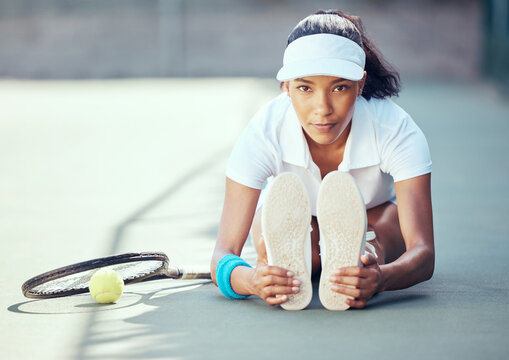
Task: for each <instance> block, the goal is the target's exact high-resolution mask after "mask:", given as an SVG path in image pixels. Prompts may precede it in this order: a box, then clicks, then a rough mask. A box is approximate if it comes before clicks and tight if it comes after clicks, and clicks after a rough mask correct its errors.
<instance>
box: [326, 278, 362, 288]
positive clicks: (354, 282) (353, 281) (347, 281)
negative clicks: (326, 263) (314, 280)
mask: <svg viewBox="0 0 509 360" xmlns="http://www.w3.org/2000/svg"><path fill="white" fill-rule="evenodd" d="M329 280H330V282H331V283H333V284H337V285H350V286H355V287H357V288H361V289H363V288H367V287H368V286H369V281H368V280H366V279H365V278H361V277H358V276H337V275H333V276H331V277H330V278H329Z"/></svg>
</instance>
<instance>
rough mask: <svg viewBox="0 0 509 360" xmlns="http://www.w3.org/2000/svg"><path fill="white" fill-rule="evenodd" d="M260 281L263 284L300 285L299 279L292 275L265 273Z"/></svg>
mask: <svg viewBox="0 0 509 360" xmlns="http://www.w3.org/2000/svg"><path fill="white" fill-rule="evenodd" d="M261 283H262V284H263V285H264V286H269V285H287V286H300V281H299V280H297V279H294V278H293V277H283V276H276V275H266V276H264V277H263V278H262V280H261Z"/></svg>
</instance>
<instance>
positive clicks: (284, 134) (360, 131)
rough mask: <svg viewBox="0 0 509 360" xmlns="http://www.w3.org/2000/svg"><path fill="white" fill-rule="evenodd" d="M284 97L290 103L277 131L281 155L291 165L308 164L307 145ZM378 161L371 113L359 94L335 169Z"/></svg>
mask: <svg viewBox="0 0 509 360" xmlns="http://www.w3.org/2000/svg"><path fill="white" fill-rule="evenodd" d="M288 100H289V102H290V106H289V107H288V110H287V111H286V114H285V117H284V120H283V122H282V123H281V128H280V131H279V144H280V146H281V159H282V160H283V161H284V162H287V163H290V164H293V165H297V166H302V167H307V168H310V165H311V163H312V160H311V154H310V153H309V147H308V144H307V141H306V138H305V137H304V132H303V130H302V126H301V124H300V121H299V119H298V117H297V113H296V112H295V109H294V108H293V105H292V104H291V101H290V99H289V98H288ZM378 164H380V156H379V154H378V147H377V142H376V133H375V129H374V115H373V114H372V113H371V112H370V111H369V104H368V102H367V101H366V100H365V99H364V98H363V97H358V98H357V101H356V103H355V111H354V115H353V118H352V128H351V129H350V135H349V136H348V140H347V142H346V146H345V153H344V155H343V162H342V163H341V164H340V165H339V167H338V169H339V170H341V171H348V170H351V169H358V168H364V167H368V166H373V165H378Z"/></svg>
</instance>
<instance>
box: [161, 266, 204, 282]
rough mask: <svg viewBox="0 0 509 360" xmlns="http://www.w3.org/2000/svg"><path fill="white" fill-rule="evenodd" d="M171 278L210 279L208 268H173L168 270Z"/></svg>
mask: <svg viewBox="0 0 509 360" xmlns="http://www.w3.org/2000/svg"><path fill="white" fill-rule="evenodd" d="M168 272H169V273H170V274H171V277H173V278H175V279H180V280H194V279H210V270H209V269H208V268H186V269H183V268H173V269H168Z"/></svg>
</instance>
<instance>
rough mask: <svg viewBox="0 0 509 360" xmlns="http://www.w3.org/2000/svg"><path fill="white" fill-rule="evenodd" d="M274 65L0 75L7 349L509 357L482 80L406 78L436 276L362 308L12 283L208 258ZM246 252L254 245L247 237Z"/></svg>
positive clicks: (501, 166)
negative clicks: (261, 71)
mask: <svg viewBox="0 0 509 360" xmlns="http://www.w3.org/2000/svg"><path fill="white" fill-rule="evenodd" d="M277 91H278V90H277V83H276V82H275V81H273V80H263V79H253V78H239V79H188V80H179V79H174V80H126V81H82V82H30V81H7V80H3V81H0V98H1V99H2V106H1V107H0V129H1V131H0V154H1V155H0V169H1V173H2V175H1V176H0V199H2V201H0V249H1V250H2V253H3V254H4V257H3V260H2V261H1V263H0V270H1V272H2V274H4V275H3V276H2V277H1V278H0V286H1V288H2V289H3V291H2V293H1V295H0V301H1V309H0V326H1V334H2V341H1V342H0V354H2V358H3V359H14V358H15V359H32V358H38V359H142V358H143V359H202V358H208V359H224V358H234V357H239V358H245V359H252V358H261V357H263V358H279V359H284V358H290V357H291V358H296V359H305V358H317V357H318V356H320V357H322V358H339V357H342V356H355V358H364V357H368V356H374V357H376V358H379V359H407V358H410V359H429V358H439V359H442V358H461V359H479V358H485V359H504V358H507V357H508V355H509V344H508V342H507V337H508V335H509V312H508V308H509V307H508V305H509V300H508V296H509V278H508V276H507V273H508V272H509V264H508V262H507V259H506V257H507V254H508V253H509V243H508V241H507V239H506V234H507V233H508V232H509V225H508V222H507V219H506V218H507V214H508V213H509V204H508V199H509V188H508V186H507V179H508V177H509V166H508V162H507V154H508V153H509V143H508V142H507V140H506V137H507V134H508V133H509V122H508V119H509V105H508V103H507V98H505V99H504V98H501V97H500V96H499V95H498V94H497V93H496V92H495V91H494V90H493V88H492V87H490V86H489V85H487V84H483V83H457V84H446V83H436V82H430V83H422V82H421V83H409V84H406V86H405V89H404V90H403V93H402V96H401V97H400V98H398V99H396V101H397V102H398V103H400V104H401V105H402V106H403V107H404V108H405V109H406V110H407V111H408V112H409V113H410V114H412V116H413V117H414V119H415V120H416V122H417V123H418V124H419V125H420V126H421V128H422V129H423V130H424V132H425V134H426V135H427V137H428V140H429V143H430V146H431V151H432V157H433V203H434V219H435V236H436V247H437V266H436V272H435V275H434V277H433V279H432V280H431V281H428V282H426V283H423V284H420V285H417V286H415V287H412V288H410V289H406V290H400V291H392V292H386V293H382V294H380V295H378V296H376V297H375V298H374V299H372V300H371V301H370V302H369V303H368V305H369V306H368V307H367V308H366V309H364V310H349V311H346V312H330V311H326V310H325V309H323V308H322V307H321V305H320V302H319V301H318V299H317V296H315V297H314V299H313V302H312V303H311V306H310V307H309V308H308V309H307V310H304V311H298V312H287V311H284V310H282V309H280V308H279V307H269V306H267V305H265V304H264V303H263V302H262V301H261V300H257V299H249V300H245V301H230V300H227V299H225V298H224V297H223V296H222V295H221V294H220V293H219V291H218V290H217V289H216V288H215V286H213V285H212V284H210V283H204V282H196V281H195V282H188V281H172V280H160V281H154V282H149V283H144V284H138V285H132V286H127V287H126V289H125V293H124V295H123V296H122V297H121V298H120V299H119V300H118V301H117V303H116V304H112V305H100V304H97V303H95V302H94V300H93V299H92V298H91V297H90V296H89V295H88V294H84V295H78V296H73V297H68V298H61V299H51V300H32V299H26V298H24V297H23V296H22V294H21V291H20V286H21V284H22V283H23V282H24V281H25V280H27V279H28V278H30V277H32V276H34V275H37V274H38V273H41V272H44V271H47V270H51V269H53V268H56V267H59V266H63V265H66V264H70V263H73V262H77V261H82V260H86V259H90V258H94V257H101V256H105V255H108V254H112V253H122V252H131V251H152V250H159V251H164V252H165V253H167V254H168V255H169V257H170V259H171V261H172V262H173V263H175V264H179V265H186V264H189V265H205V266H207V265H208V262H209V259H210V256H211V252H212V249H213V246H214V241H215V235H216V232H217V226H218V220H219V216H220V211H221V203H222V198H223V192H224V188H223V186H224V168H225V162H226V159H227V156H228V154H229V151H230V149H231V147H232V145H233V143H234V141H235V138H236V136H237V135H238V134H239V133H240V131H241V130H242V128H243V127H244V125H245V124H246V122H247V121H248V119H249V118H250V116H252V115H253V114H254V112H255V111H256V110H257V109H258V108H259V106H260V105H261V104H263V103H264V102H265V101H267V100H268V99H270V98H271V97H272V96H273V95H274V94H276V93H277ZM246 257H247V258H248V259H250V260H252V259H253V252H252V250H251V249H249V248H248V249H247V251H246Z"/></svg>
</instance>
